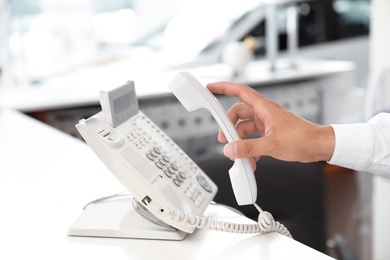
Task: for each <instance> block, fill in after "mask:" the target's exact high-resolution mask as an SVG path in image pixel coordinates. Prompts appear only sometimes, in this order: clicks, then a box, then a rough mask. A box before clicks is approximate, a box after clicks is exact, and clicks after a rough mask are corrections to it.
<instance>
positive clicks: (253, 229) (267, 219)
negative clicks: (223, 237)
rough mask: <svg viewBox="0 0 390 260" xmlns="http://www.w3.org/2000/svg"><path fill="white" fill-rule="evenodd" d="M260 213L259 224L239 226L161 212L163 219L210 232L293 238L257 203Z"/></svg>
mask: <svg viewBox="0 0 390 260" xmlns="http://www.w3.org/2000/svg"><path fill="white" fill-rule="evenodd" d="M254 205H255V207H256V208H257V210H258V211H259V213H260V214H259V217H258V223H257V224H239V223H232V222H227V221H223V220H218V219H212V218H208V217H204V216H202V217H200V216H194V215H192V214H189V213H184V212H181V211H177V210H174V209H168V210H163V209H161V210H160V215H161V217H162V218H165V219H170V220H171V221H174V222H181V223H183V224H186V225H189V226H191V227H195V228H203V229H209V230H216V231H223V232H231V233H258V234H266V233H271V232H278V233H280V234H282V235H285V236H287V237H292V236H291V234H290V232H289V231H288V229H287V228H286V227H285V226H284V225H283V224H281V223H279V222H278V221H275V220H274V218H273V217H272V215H271V214H270V213H269V212H267V211H263V210H262V209H261V208H260V207H259V206H258V205H257V204H256V203H255V204H254Z"/></svg>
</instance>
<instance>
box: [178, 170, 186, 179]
mask: <svg viewBox="0 0 390 260" xmlns="http://www.w3.org/2000/svg"><path fill="white" fill-rule="evenodd" d="M179 176H180V177H181V178H183V179H186V178H187V176H186V174H185V173H184V172H179Z"/></svg>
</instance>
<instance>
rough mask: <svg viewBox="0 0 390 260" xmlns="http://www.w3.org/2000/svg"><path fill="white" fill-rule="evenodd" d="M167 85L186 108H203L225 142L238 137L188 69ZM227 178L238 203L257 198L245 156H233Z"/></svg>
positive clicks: (216, 103) (250, 201)
mask: <svg viewBox="0 0 390 260" xmlns="http://www.w3.org/2000/svg"><path fill="white" fill-rule="evenodd" d="M169 88H170V89H171V91H172V92H173V94H174V95H175V96H176V97H177V99H178V100H179V101H180V102H181V103H182V105H183V106H184V107H185V108H186V109H187V110H188V111H190V112H191V111H194V110H197V109H200V108H205V109H207V110H209V111H210V113H211V114H212V115H213V117H214V119H215V120H216V121H217V123H218V125H219V126H220V128H221V129H222V131H223V133H224V134H225V136H226V138H227V140H228V142H233V141H236V140H240V137H239V135H238V133H237V131H236V128H235V127H234V125H233V123H232V122H231V121H230V119H229V118H228V116H227V115H226V112H225V110H224V109H223V108H222V106H221V104H220V103H219V102H218V100H217V99H216V98H215V97H214V95H213V94H212V93H211V92H210V91H209V90H208V89H207V88H206V87H204V86H203V85H202V84H201V83H200V82H199V81H198V80H197V79H196V78H194V77H193V76H192V75H191V74H190V73H188V72H180V73H178V74H177V76H176V77H175V78H174V79H173V80H172V81H171V83H170V84H169ZM229 176H230V181H231V184H232V187H233V192H234V195H235V197H236V200H237V203H238V205H249V204H254V203H255V202H256V198H257V186H256V180H255V176H254V173H253V168H252V165H251V162H250V160H249V159H247V158H243V159H236V160H235V161H234V164H233V166H232V168H231V169H230V170H229Z"/></svg>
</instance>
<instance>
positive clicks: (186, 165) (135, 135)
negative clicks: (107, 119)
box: [127, 116, 213, 207]
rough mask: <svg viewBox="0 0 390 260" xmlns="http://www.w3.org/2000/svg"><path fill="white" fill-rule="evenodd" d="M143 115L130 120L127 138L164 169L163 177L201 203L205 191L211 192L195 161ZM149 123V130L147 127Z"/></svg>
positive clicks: (196, 202)
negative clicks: (130, 129) (192, 177)
mask: <svg viewBox="0 0 390 260" xmlns="http://www.w3.org/2000/svg"><path fill="white" fill-rule="evenodd" d="M145 119H146V118H145V117H144V116H141V117H138V118H137V119H136V120H134V121H133V125H134V128H133V130H132V131H131V132H129V133H128V134H127V139H128V140H129V141H130V142H131V143H132V144H133V145H135V146H137V147H138V148H139V149H140V148H141V147H142V150H144V151H145V154H146V157H147V158H148V159H149V160H150V161H151V162H154V164H155V165H156V167H157V168H158V169H160V170H161V171H162V172H163V173H164V175H165V176H164V177H167V178H169V179H171V180H172V182H173V184H174V185H175V186H177V187H180V188H181V189H182V190H183V193H184V194H185V196H187V198H188V199H189V200H190V201H192V202H193V203H194V205H195V206H196V207H200V206H201V205H202V203H203V202H204V200H205V199H206V197H207V196H206V195H205V194H204V192H205V191H206V192H207V193H212V191H213V188H212V186H211V185H210V184H209V183H208V181H207V180H206V178H205V177H203V176H202V175H199V174H198V172H199V168H198V167H197V166H196V164H194V163H193V162H192V161H191V160H190V159H189V158H188V157H186V156H185V154H184V153H183V152H182V151H181V150H180V149H177V148H176V147H175V145H174V143H173V142H172V141H171V140H170V139H169V138H167V137H166V136H165V135H164V133H163V132H160V131H159V130H158V128H155V126H154V125H153V124H151V122H149V121H147V120H145ZM149 127H151V130H152V131H150V130H149V129H148V128H149ZM156 131H157V132H158V133H159V134H158V135H156ZM160 135H161V137H160ZM164 143H165V144H164ZM140 146H141V147H140ZM191 175H193V176H194V177H195V179H196V182H197V183H198V185H197V184H196V183H194V182H192V181H191V178H190V177H191ZM160 177H162V176H160ZM187 179H189V180H188V181H187V186H183V185H184V184H185V181H186V180H187ZM199 186H200V187H202V188H200V187H199Z"/></svg>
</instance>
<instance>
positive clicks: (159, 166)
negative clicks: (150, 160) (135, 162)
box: [156, 162, 164, 169]
mask: <svg viewBox="0 0 390 260" xmlns="http://www.w3.org/2000/svg"><path fill="white" fill-rule="evenodd" d="M156 166H157V167H158V168H160V169H162V168H164V165H162V164H161V163H160V162H156Z"/></svg>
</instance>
